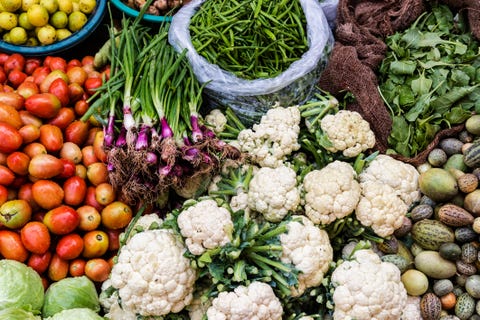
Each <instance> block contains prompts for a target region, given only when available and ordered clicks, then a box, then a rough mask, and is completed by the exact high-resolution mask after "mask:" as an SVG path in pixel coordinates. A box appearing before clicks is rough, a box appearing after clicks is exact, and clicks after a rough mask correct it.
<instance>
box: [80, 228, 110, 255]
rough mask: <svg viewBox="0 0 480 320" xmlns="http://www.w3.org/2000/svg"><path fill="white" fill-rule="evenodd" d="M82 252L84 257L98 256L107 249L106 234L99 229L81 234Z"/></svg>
mask: <svg viewBox="0 0 480 320" xmlns="http://www.w3.org/2000/svg"><path fill="white" fill-rule="evenodd" d="M83 244H84V247H83V252H82V256H83V257H85V258H98V257H101V256H103V255H104V254H105V253H106V252H107V251H108V246H109V243H108V235H107V233H106V232H104V231H101V230H92V231H88V232H87V233H85V234H84V235H83Z"/></svg>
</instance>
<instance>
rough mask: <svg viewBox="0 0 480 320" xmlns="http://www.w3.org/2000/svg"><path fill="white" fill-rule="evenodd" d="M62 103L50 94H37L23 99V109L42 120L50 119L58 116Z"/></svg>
mask: <svg viewBox="0 0 480 320" xmlns="http://www.w3.org/2000/svg"><path fill="white" fill-rule="evenodd" d="M61 107H62V103H61V102H60V100H59V99H58V98H57V96H56V95H54V94H52V93H48V92H45V93H38V94H34V95H32V96H30V97H28V98H27V99H25V109H26V110H27V111H29V112H30V113H32V114H34V115H36V116H37V117H39V118H42V119H50V118H53V117H55V116H56V115H57V114H58V111H59V110H60V108H61Z"/></svg>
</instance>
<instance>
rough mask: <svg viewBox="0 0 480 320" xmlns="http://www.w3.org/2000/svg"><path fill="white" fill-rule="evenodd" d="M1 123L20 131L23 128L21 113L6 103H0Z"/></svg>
mask: <svg viewBox="0 0 480 320" xmlns="http://www.w3.org/2000/svg"><path fill="white" fill-rule="evenodd" d="M0 121H3V122H6V123H8V124H10V125H11V126H12V127H14V128H15V129H17V130H18V129H20V127H21V126H22V118H20V113H19V112H18V111H17V109H15V108H14V107H12V106H11V105H8V104H6V103H1V102H0Z"/></svg>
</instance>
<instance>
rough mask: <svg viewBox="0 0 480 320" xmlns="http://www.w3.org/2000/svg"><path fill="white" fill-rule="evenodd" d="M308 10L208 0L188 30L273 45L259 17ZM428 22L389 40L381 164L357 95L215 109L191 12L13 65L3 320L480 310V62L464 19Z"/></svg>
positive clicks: (11, 58)
mask: <svg viewBox="0 0 480 320" xmlns="http://www.w3.org/2000/svg"><path fill="white" fill-rule="evenodd" d="M42 1H45V0H42ZM307 2H308V0H302V1H301V2H300V1H298V2H297V1H294V2H286V1H282V0H280V1H278V2H266V1H263V2H262V1H253V2H252V1H250V2H247V1H233V2H228V3H225V2H224V1H204V3H203V4H202V6H200V7H199V8H198V10H199V11H198V12H199V15H198V16H196V17H195V18H194V19H197V18H198V17H200V16H202V14H206V16H202V17H204V18H205V20H203V21H202V23H200V24H195V25H193V24H192V28H197V29H198V30H197V31H198V32H199V33H201V31H202V30H203V31H205V28H206V29H209V28H212V29H209V30H210V31H209V30H207V31H208V32H204V33H205V36H206V37H207V38H205V39H204V40H202V41H204V42H205V41H206V42H209V41H212V43H213V42H217V41H220V40H221V41H226V40H228V41H230V40H231V39H234V41H235V42H237V40H239V39H235V37H234V38H229V37H230V35H231V33H232V32H234V30H235V28H237V27H239V26H240V25H241V24H243V23H246V24H247V25H248V24H249V23H257V24H258V26H261V28H260V29H262V30H260V29H259V32H258V36H263V35H266V34H268V31H265V30H269V31H270V32H272V33H273V35H274V36H275V39H277V40H278V39H279V37H280V34H282V33H281V30H278V29H276V28H273V29H269V28H270V27H271V26H269V25H268V24H267V23H265V24H263V23H264V22H267V21H266V20H270V22H279V21H284V22H285V21H287V20H288V19H293V20H288V21H290V22H292V23H291V25H292V26H293V25H295V26H296V27H300V26H303V27H305V24H306V22H305V21H303V20H301V19H297V18H299V16H298V15H296V13H299V12H298V10H300V11H301V8H300V7H297V6H299V4H301V7H302V8H303V9H305V8H308V6H305V4H306V3H307ZM322 3H323V2H322ZM196 4H197V1H195V5H196ZM2 5H3V4H2ZM323 5H324V6H326V4H325V3H323ZM340 5H345V3H340ZM277 6H278V7H277ZM283 6H286V7H288V8H296V9H297V11H296V10H290V12H288V13H281V12H280V11H281V10H280V9H279V8H280V7H283ZM188 8H189V7H188V4H187V5H185V6H184V8H182V9H180V10H179V11H178V12H179V13H181V11H182V10H184V9H188ZM201 8H203V10H206V9H208V10H207V11H206V12H202V9H201ZM226 8H227V9H228V10H226V11H225V9H226ZM312 8H313V7H312ZM319 8H320V7H318V8H317V9H319ZM322 8H324V7H322ZM143 9H144V11H142V12H145V11H146V10H147V8H146V7H145V6H144V7H143ZM275 10H280V11H275ZM320 10H323V9H320ZM247 11H249V12H250V14H252V15H253V16H252V17H250V16H248V17H247V19H245V21H244V20H243V18H244V16H243V14H245V13H246V12H247ZM424 11H425V12H424V13H423V14H422V15H421V16H419V17H418V19H416V20H415V22H413V24H412V25H409V26H405V30H404V31H403V32H398V33H393V32H392V34H391V35H390V36H389V37H386V38H385V39H386V43H385V44H386V47H385V48H387V47H388V50H387V56H386V59H385V60H383V64H382V65H381V67H380V68H379V69H378V71H379V76H378V80H379V81H378V84H379V87H378V90H380V91H379V92H381V94H382V97H383V98H384V99H385V103H386V104H388V108H389V110H390V111H392V116H393V117H394V130H392V137H391V139H390V140H389V142H391V143H392V148H391V149H390V150H388V151H387V152H381V151H380V150H378V149H376V147H377V142H378V140H377V138H378V137H377V136H376V133H374V131H373V130H372V128H373V126H372V124H371V123H369V122H368V121H367V120H366V117H364V114H362V112H361V110H360V109H357V108H356V106H357V105H358V103H359V100H357V97H356V96H355V95H354V94H353V92H348V91H347V92H342V93H341V94H338V95H335V96H334V95H332V93H330V92H328V91H326V90H324V89H322V88H321V87H320V86H314V87H313V88H312V89H313V91H312V92H311V94H310V95H309V98H308V99H306V100H305V101H304V102H301V103H298V104H296V103H285V101H284V100H282V99H279V100H272V101H270V104H271V106H270V107H269V108H268V109H267V110H263V111H262V114H261V117H259V118H258V119H257V120H256V121H254V122H253V123H251V122H250V121H244V119H243V117H242V114H241V113H237V110H236V108H235V106H234V105H232V106H229V105H226V106H224V107H222V108H216V106H215V105H211V101H210V100H209V99H208V98H206V97H207V96H208V94H207V93H206V91H207V90H208V89H207V86H208V81H206V82H200V81H199V80H198V79H197V76H196V72H195V71H194V68H193V66H192V65H191V63H190V59H189V54H190V52H189V51H188V50H189V49H183V50H178V47H176V46H175V45H173V44H172V43H171V42H172V41H174V40H175V37H174V36H173V35H172V28H171V27H172V26H173V25H174V20H175V19H173V20H172V22H171V24H170V23H163V24H159V25H148V24H146V23H145V21H144V20H142V17H141V15H140V16H139V17H137V18H135V19H133V18H129V17H125V16H122V17H114V16H113V15H112V16H110V17H107V19H110V21H109V24H108V40H107V42H106V43H105V44H104V45H103V47H101V49H100V50H99V51H98V52H96V53H92V55H86V56H83V57H81V58H70V57H69V58H68V59H67V58H64V57H60V56H54V55H49V56H45V57H26V56H22V55H21V54H18V53H14V54H5V53H0V319H37V320H41V319H46V320H49V319H50V320H62V319H66V320H68V319H79V318H81V319H87V320H88V319H112V320H120V319H122V320H140V319H144V320H146V319H163V320H168V319H172V320H173V319H175V320H181V319H192V320H213V319H224V320H226V319H265V320H267V319H268V320H280V319H286V320H314V319H326V320H329V319H333V320H344V319H358V320H363V319H365V320H367V319H379V320H380V319H383V320H390V319H392V320H408V319H437V320H447V319H461V320H463V319H465V320H471V319H478V318H480V294H479V292H480V287H479V285H480V276H479V272H478V268H479V267H480V262H479V261H480V260H479V257H480V253H479V250H480V249H479V248H480V247H479V234H480V209H479V208H480V206H479V203H480V200H479V191H478V190H479V185H480V182H479V181H480V180H479V179H480V174H479V172H480V171H479V170H480V115H479V114H477V111H478V110H477V109H478V106H477V104H478V103H477V99H476V98H477V93H478V92H477V91H478V89H477V86H478V83H477V82H478V81H477V78H478V70H477V69H478V68H477V64H478V61H477V60H478V58H477V56H478V54H479V52H480V51H479V49H478V43H477V42H476V41H475V40H474V39H473V38H472V36H471V35H470V33H469V32H470V31H469V27H468V26H467V24H466V23H465V20H464V18H465V17H463V16H462V14H463V13H462V11H461V10H460V11H458V10H456V7H455V8H454V7H447V6H446V5H442V4H437V3H425V10H424ZM220 12H223V14H218V13H220ZM282 12H283V11H282ZM339 12H342V11H341V10H340V11H339ZM212 13H213V14H212ZM357 13H358V12H357ZM309 14H311V11H310V12H309V13H308V14H306V16H307V17H309ZM365 14H366V13H365ZM232 15H233V19H234V20H232V21H234V23H232V21H229V22H230V24H223V23H224V22H219V23H220V24H221V25H222V27H221V31H222V32H223V31H225V32H224V33H218V32H216V38H213V37H211V36H209V33H210V32H213V30H214V29H215V28H217V27H218V25H217V23H213V22H212V21H213V20H212V19H214V20H215V21H216V19H222V17H223V18H225V19H231V18H232ZM359 16H361V14H360V15H359ZM235 17H238V18H240V17H242V18H241V19H240V20H238V21H236V20H235ZM287 18H288V19H287ZM265 19H266V20H265ZM286 19H287V20H286ZM294 20H295V21H294ZM307 20H308V19H307ZM412 21H414V20H413V19H412ZM293 22H295V23H293ZM237 23H238V25H237ZM470 24H471V23H470ZM288 26H290V23H287V25H286V26H284V27H285V28H286V27H288ZM332 26H333V25H332ZM277 27H278V26H277ZM173 30H175V29H173ZM305 30H308V28H307V29H304V31H305ZM343 31H345V30H343ZM337 32H342V30H340V29H339V30H337ZM222 35H223V36H224V37H225V39H220V38H222ZM202 36H203V35H202ZM227 36H228V37H227ZM219 37H220V38H219ZM326 37H327V36H326ZM293 38H294V39H295V40H297V41H301V40H302V39H300V37H297V36H293ZM271 39H272V38H271ZM197 40H198V39H197ZM405 41H406V42H405ZM206 42H205V43H206ZM307 42H308V41H307ZM220 43H221V42H220ZM278 43H279V42H277V41H276V40H273V42H272V43H271V45H272V48H273V46H274V44H278ZM217 44H218V42H217ZM284 44H285V43H284ZM335 48H337V49H338V46H335V47H334V49H333V50H335ZM292 49H293V48H292ZM237 53H239V52H237ZM278 53H279V52H278V51H274V52H273V53H272V52H267V51H264V52H263V53H262V59H263V58H266V59H271V60H270V61H275V60H280V59H281V56H280V55H278ZM280 53H281V49H280ZM229 58H234V57H233V56H232V55H230V57H229ZM272 59H273V60H272ZM263 61H266V60H263ZM413 61H414V62H413ZM237 62H238V61H237ZM284 62H285V61H284ZM238 65H245V66H247V64H246V62H245V61H243V62H240V63H238ZM247 67H251V69H252V71H254V72H256V73H255V77H258V76H260V75H261V73H262V72H264V70H263V69H262V68H259V67H258V66H256V65H248V66H247ZM282 73H283V72H282ZM243 80H245V79H243ZM254 95H255V94H254ZM274 96H275V95H271V96H269V97H270V98H272V97H274ZM266 97H267V96H265V98H266ZM417 98H418V100H416V99H417ZM389 99H391V100H389ZM405 102H406V104H404V103H405ZM430 112H431V113H430ZM413 116H415V117H414V118H415V119H414V120H415V121H413V120H412V119H411V117H413ZM399 119H404V121H405V123H406V124H407V126H406V127H404V126H399V125H398V123H399V122H397V121H400V120H399ZM420 119H421V120H420ZM250 120H251V119H250ZM451 126H455V128H456V131H449V132H451V134H449V135H448V136H443V135H442V136H441V138H439V136H435V139H437V140H434V141H436V142H435V144H436V145H435V147H433V148H432V149H430V148H428V149H427V150H423V148H425V144H421V143H420V142H421V141H420V140H422V141H423V142H422V143H424V142H425V143H427V144H430V142H427V140H428V139H427V133H425V132H423V131H422V130H423V129H422V128H428V129H427V131H428V132H429V133H431V132H438V130H442V129H443V128H449V127H451ZM432 130H433V131H432ZM409 132H415V133H416V135H409ZM400 136H401V137H408V139H407V140H401V141H400V140H395V139H396V138H397V137H400ZM428 137H429V139H430V138H433V136H430V135H428ZM394 138H395V139H394ZM409 139H414V140H409ZM402 148H403V149H402ZM425 151H428V154H427V156H426V157H425V159H426V160H425V161H424V162H422V163H420V164H415V165H413V164H412V163H411V162H409V161H404V160H402V159H403V158H402V157H405V156H406V155H409V156H410V155H415V154H418V153H419V152H422V154H426V153H425ZM403 152H406V153H403ZM400 156H402V157H400Z"/></svg>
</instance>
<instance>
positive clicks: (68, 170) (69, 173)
mask: <svg viewBox="0 0 480 320" xmlns="http://www.w3.org/2000/svg"><path fill="white" fill-rule="evenodd" d="M60 160H61V161H62V163H63V170H62V173H60V174H59V175H58V176H57V178H60V179H66V178H70V177H73V176H74V175H75V163H73V161H71V160H68V159H60Z"/></svg>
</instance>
